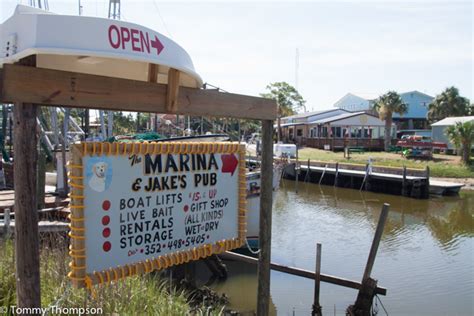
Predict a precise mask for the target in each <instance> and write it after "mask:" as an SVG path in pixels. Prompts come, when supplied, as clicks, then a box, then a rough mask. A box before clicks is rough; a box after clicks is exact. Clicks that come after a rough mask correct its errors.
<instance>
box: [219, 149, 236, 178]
mask: <svg viewBox="0 0 474 316" xmlns="http://www.w3.org/2000/svg"><path fill="white" fill-rule="evenodd" d="M221 159H222V170H221V171H222V173H230V174H231V176H233V175H234V172H235V169H236V168H237V166H238V165H239V160H238V159H237V157H235V155H234V154H229V155H222V156H221Z"/></svg>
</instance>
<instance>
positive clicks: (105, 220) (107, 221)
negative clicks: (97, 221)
mask: <svg viewBox="0 0 474 316" xmlns="http://www.w3.org/2000/svg"><path fill="white" fill-rule="evenodd" d="M109 223H110V217H108V216H107V215H105V216H104V217H102V225H109Z"/></svg>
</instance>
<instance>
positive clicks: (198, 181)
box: [69, 142, 246, 287]
mask: <svg viewBox="0 0 474 316" xmlns="http://www.w3.org/2000/svg"><path fill="white" fill-rule="evenodd" d="M72 153H73V158H72V161H71V163H70V168H71V174H70V185H71V188H72V189H71V190H72V192H71V217H70V218H71V224H70V227H71V233H70V236H71V247H70V249H71V252H70V254H71V256H72V258H73V261H72V262H71V265H70V266H71V272H70V273H69V277H70V278H71V279H72V280H73V282H74V283H75V285H76V286H79V287H80V286H92V285H93V284H98V283H108V282H110V281H114V280H118V279H121V278H125V277H128V276H132V275H136V274H143V273H147V272H150V271H152V270H159V269H163V268H167V267H169V266H172V265H176V264H181V263H185V262H189V261H191V260H198V259H200V258H205V257H207V256H210V255H212V254H215V253H220V252H223V251H227V250H230V249H234V248H237V247H240V246H241V245H242V244H243V242H244V238H245V233H246V205H245V203H246V200H245V196H246V191H245V190H246V188H245V162H244V156H245V149H244V147H243V145H239V144H238V143H179V142H163V143H90V142H89V143H88V142H86V143H82V144H77V145H74V147H73V149H72Z"/></svg>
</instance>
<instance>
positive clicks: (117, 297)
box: [0, 240, 224, 315]
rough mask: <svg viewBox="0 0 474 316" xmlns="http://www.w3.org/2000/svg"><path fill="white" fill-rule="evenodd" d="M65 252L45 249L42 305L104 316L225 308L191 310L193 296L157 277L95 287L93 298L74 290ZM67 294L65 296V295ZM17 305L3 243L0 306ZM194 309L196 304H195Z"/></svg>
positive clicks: (9, 247)
mask: <svg viewBox="0 0 474 316" xmlns="http://www.w3.org/2000/svg"><path fill="white" fill-rule="evenodd" d="M65 249H66V248H65V247H61V248H59V249H58V248H54V249H53V248H49V247H44V246H43V247H42V248H41V254H40V262H41V264H40V273H41V304H42V307H48V306H52V305H56V306H58V307H60V308H65V307H68V308H71V307H76V308H80V307H84V308H85V307H88V308H102V311H103V313H104V314H105V315H111V314H115V315H188V314H191V315H194V314H196V315H200V314H203V315H204V314H205V315H220V314H221V313H222V311H223V309H224V307H223V306H212V307H211V308H210V309H209V311H210V313H206V312H202V311H206V310H207V306H202V305H201V306H197V307H196V306H194V307H193V306H192V304H191V300H192V296H193V294H192V293H189V292H185V291H178V290H176V288H175V287H173V286H170V283H169V281H165V280H163V279H161V278H160V277H159V276H158V274H156V273H150V274H148V275H145V276H138V277H131V278H127V279H125V280H122V281H119V282H117V283H115V284H110V285H109V286H96V287H95V290H94V294H93V295H91V294H90V293H88V292H87V291H86V290H84V289H76V288H73V287H72V286H71V283H70V281H69V279H68V278H67V276H66V275H67V272H68V270H69V268H68V266H67V264H68V262H69V261H70V259H69V257H68V255H67V254H66V250H65ZM64 293H66V295H64ZM11 305H16V294H15V263H14V247H13V242H12V241H10V240H8V241H6V242H3V241H1V240H0V306H7V307H9V306H11ZM194 305H195V304H194Z"/></svg>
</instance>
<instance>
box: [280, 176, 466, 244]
mask: <svg viewBox="0 0 474 316" xmlns="http://www.w3.org/2000/svg"><path fill="white" fill-rule="evenodd" d="M294 186H295V184H294V182H293V181H288V180H286V181H283V183H282V190H281V194H280V195H279V196H278V197H277V204H276V210H274V211H276V212H285V211H286V210H287V209H291V208H292V207H291V206H290V205H292V204H293V203H294V199H298V200H300V202H299V203H306V204H314V205H317V209H318V211H323V212H329V213H333V214H337V215H339V216H343V217H345V218H347V219H349V220H350V221H351V223H353V224H357V222H361V221H369V222H370V223H371V225H372V226H373V227H374V228H375V226H376V225H377V221H378V218H379V215H380V211H381V207H382V204H383V203H389V204H390V215H389V218H388V221H387V224H386V226H385V230H384V238H386V239H391V236H400V235H401V234H403V233H404V230H406V229H413V230H417V229H419V227H418V226H419V225H422V226H426V227H428V228H429V229H430V232H431V233H432V235H433V237H435V238H436V239H437V241H438V242H439V243H440V244H441V245H442V246H443V248H444V249H446V250H449V247H450V246H454V245H455V241H456V240H457V239H458V237H473V236H474V216H473V215H474V192H461V195H460V196H454V197H453V196H450V197H432V198H431V199H429V200H418V199H411V198H405V197H400V196H393V195H385V194H377V193H372V192H365V191H358V190H350V189H342V188H335V187H331V186H319V185H314V184H308V183H299V184H298V189H299V191H298V194H297V195H296V194H295V193H294V192H293V190H294Z"/></svg>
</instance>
